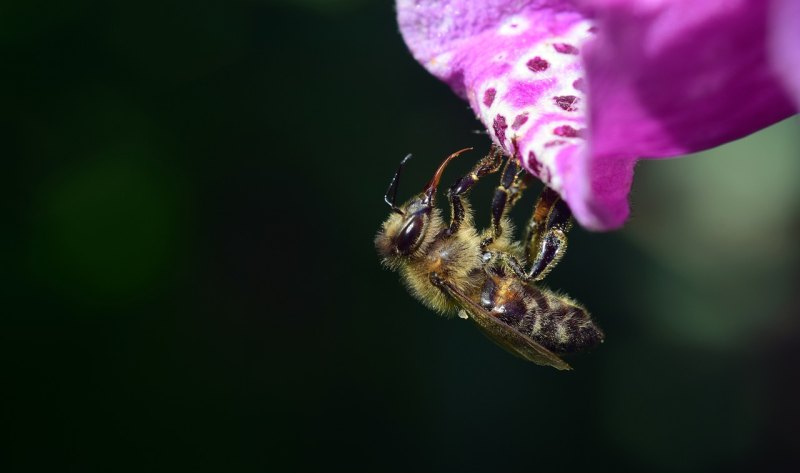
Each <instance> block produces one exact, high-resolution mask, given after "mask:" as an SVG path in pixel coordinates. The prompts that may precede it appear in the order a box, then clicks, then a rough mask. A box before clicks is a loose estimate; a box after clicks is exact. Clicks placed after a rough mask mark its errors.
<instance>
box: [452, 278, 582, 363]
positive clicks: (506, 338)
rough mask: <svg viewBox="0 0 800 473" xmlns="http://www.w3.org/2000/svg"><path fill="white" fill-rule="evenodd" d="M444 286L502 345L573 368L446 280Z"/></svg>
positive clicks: (540, 360)
mask: <svg viewBox="0 0 800 473" xmlns="http://www.w3.org/2000/svg"><path fill="white" fill-rule="evenodd" d="M443 286H444V289H445V290H446V291H447V293H448V294H449V295H450V296H451V297H453V298H454V299H455V300H457V301H458V302H459V303H460V304H461V306H462V307H463V308H464V310H465V311H466V312H467V313H468V314H469V316H470V318H471V319H472V320H473V321H474V322H475V323H476V324H477V325H478V327H479V328H480V329H481V330H482V331H483V333H485V334H486V335H487V336H488V337H489V338H491V339H492V340H493V341H494V342H495V343H497V344H498V345H500V346H501V347H503V348H505V349H506V350H508V351H509V352H511V353H512V354H514V355H517V356H519V357H520V358H522V359H524V360H527V361H531V362H533V363H536V364H537V365H544V366H552V367H553V368H556V369H558V370H571V369H572V368H571V367H570V366H569V364H567V362H565V361H564V360H562V359H561V358H560V357H559V356H558V355H556V354H555V353H553V352H551V351H550V350H548V349H547V348H545V347H543V346H541V345H540V344H538V343H536V342H535V341H533V340H532V339H531V338H530V337H528V336H527V335H524V334H522V333H520V332H518V331H516V330H515V329H514V328H512V327H510V326H508V325H506V324H505V323H504V322H503V321H501V320H498V319H497V318H496V317H494V316H493V315H492V314H491V313H489V312H488V311H487V310H486V309H484V308H483V307H481V306H480V305H478V304H477V303H475V302H474V301H473V300H472V299H470V298H469V297H467V296H466V295H465V294H464V293H462V292H461V291H459V290H458V289H456V288H455V287H453V286H452V285H450V284H448V283H446V282H444V283H443Z"/></svg>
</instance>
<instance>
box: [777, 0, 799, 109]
mask: <svg viewBox="0 0 800 473" xmlns="http://www.w3.org/2000/svg"><path fill="white" fill-rule="evenodd" d="M773 3H774V5H773V9H772V31H771V34H772V35H771V43H770V53H771V56H770V57H771V59H772V63H773V67H774V68H775V71H776V72H777V73H778V75H779V76H780V77H781V78H782V79H783V83H784V85H785V86H786V90H787V91H788V92H789V93H790V94H791V95H792V97H793V98H794V103H795V104H796V105H797V107H798V109H800V0H775V1H774V2H773Z"/></svg>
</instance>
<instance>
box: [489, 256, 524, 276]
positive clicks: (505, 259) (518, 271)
mask: <svg viewBox="0 0 800 473" xmlns="http://www.w3.org/2000/svg"><path fill="white" fill-rule="evenodd" d="M494 257H495V260H496V261H497V263H498V264H500V266H502V267H504V268H506V269H508V270H510V271H511V272H512V273H514V275H515V276H517V277H518V278H520V279H522V280H523V281H527V280H528V279H529V278H530V276H529V275H528V272H527V271H526V270H525V266H523V265H522V263H520V262H519V260H518V259H517V258H515V257H514V256H513V255H510V254H508V253H503V252H498V253H495V255H494Z"/></svg>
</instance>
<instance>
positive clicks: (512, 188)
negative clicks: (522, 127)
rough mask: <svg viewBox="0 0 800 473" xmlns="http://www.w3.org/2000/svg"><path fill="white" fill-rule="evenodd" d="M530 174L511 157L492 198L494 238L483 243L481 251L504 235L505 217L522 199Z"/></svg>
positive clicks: (491, 237)
mask: <svg viewBox="0 0 800 473" xmlns="http://www.w3.org/2000/svg"><path fill="white" fill-rule="evenodd" d="M527 178H528V174H527V173H526V172H525V170H524V169H522V167H521V166H520V165H519V163H518V162H517V160H516V159H515V158H514V157H513V156H509V158H508V161H507V162H506V166H505V168H504V169H503V174H502V175H501V177H500V185H499V186H497V188H496V189H495V191H494V197H493V198H492V236H490V237H488V238H486V239H484V240H483V241H482V242H481V249H483V250H485V249H486V248H487V247H488V246H489V245H490V244H491V243H492V242H493V241H494V240H495V239H497V238H500V236H501V235H502V234H503V225H502V222H503V217H505V216H506V215H507V214H508V212H509V211H511V208H512V207H514V204H516V203H517V201H518V200H519V198H520V197H522V191H523V190H524V189H525V186H526V179H527Z"/></svg>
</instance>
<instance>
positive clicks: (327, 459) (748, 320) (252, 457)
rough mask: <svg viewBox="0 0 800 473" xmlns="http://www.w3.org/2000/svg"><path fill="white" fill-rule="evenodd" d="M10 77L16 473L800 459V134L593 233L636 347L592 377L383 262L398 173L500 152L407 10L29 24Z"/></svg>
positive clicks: (734, 149)
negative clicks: (431, 65)
mask: <svg viewBox="0 0 800 473" xmlns="http://www.w3.org/2000/svg"><path fill="white" fill-rule="evenodd" d="M0 58H2V61H3V63H4V64H3V71H4V73H3V78H2V80H1V81H0V84H2V89H1V90H0V97H2V105H3V107H2V108H3V112H4V113H2V114H0V117H2V118H0V120H2V122H1V123H0V129H2V131H0V136H3V145H2V150H3V151H2V153H3V154H4V155H5V156H8V157H9V158H11V159H6V160H3V161H4V164H5V166H7V168H6V171H5V172H3V173H2V174H1V175H2V176H3V177H5V179H3V181H4V182H3V186H2V197H3V198H2V210H3V215H4V218H3V219H2V221H3V223H4V225H3V229H2V232H0V242H2V244H3V247H4V251H3V252H2V255H3V257H2V261H0V264H1V265H2V268H3V270H2V273H1V274H2V280H0V288H1V289H0V291H2V292H1V293H0V294H1V295H2V299H3V301H4V303H3V306H4V307H5V309H4V310H2V315H0V346H1V347H2V348H0V355H1V356H2V362H3V363H2V372H3V379H2V388H1V389H2V396H1V397H0V400H1V401H2V422H1V423H0V426H1V428H2V432H3V434H4V436H5V437H6V438H5V439H4V440H3V442H2V444H0V445H1V446H0V462H2V463H6V464H7V467H6V468H5V471H35V470H40V469H47V470H55V471H162V470H163V471H184V470H187V471H188V470H195V471H197V470H200V471H270V470H274V469H275V468H277V467H280V468H281V469H286V470H290V471H297V470H301V469H315V470H322V469H331V468H335V467H346V468H350V469H368V470H371V471H418V470H421V471H425V470H438V471H441V470H466V471H472V470H506V471H509V470H511V471H522V470H527V471H533V470H552V471H565V470H582V471H587V470H605V469H608V468H612V467H613V468H614V469H616V470H620V471H626V470H631V471H642V470H647V471H722V470H726V471H734V470H742V471H745V470H752V469H761V468H764V467H765V466H769V467H773V468H774V467H782V468H784V469H788V468H790V467H792V466H795V467H796V466H797V463H796V460H797V458H798V455H797V449H798V448H800V427H798V422H800V407H798V406H800V404H798V402H797V399H798V398H799V397H800V380H798V375H797V373H798V368H797V366H798V363H800V344H799V342H800V329H799V328H798V315H799V314H798V312H800V295H798V291H797V290H798V289H799V288H800V284H798V281H800V278H798V275H799V274H800V273H799V269H800V254H799V252H798V245H797V235H798V234H800V218H798V217H799V216H800V194H799V193H798V191H800V186H798V185H797V176H800V167H799V166H800V160H798V159H797V156H798V154H800V142H799V141H798V138H797V129H798V122H797V120H796V119H794V120H790V121H787V122H786V123H783V124H781V125H779V126H776V127H773V128H772V129H769V130H766V131H765V132H762V133H761V134H759V135H756V136H754V137H751V138H748V139H746V140H744V141H742V142H740V143H736V144H733V145H729V146H726V147H723V148H720V149H718V150H715V151H712V152H710V153H705V154H703V155H701V156H695V157H691V158H689V159H686V160H676V161H669V162H659V163H655V162H653V163H643V164H642V165H640V167H639V168H638V170H637V180H636V183H635V186H634V192H633V217H632V219H631V221H630V223H629V224H628V225H627V226H626V228H625V229H624V230H621V231H618V232H614V233H610V234H594V233H588V232H586V231H584V230H582V229H579V228H576V229H575V230H573V232H572V235H571V243H570V253H569V254H568V256H567V258H566V259H565V260H564V261H563V262H562V264H561V265H560V266H559V268H558V269H557V270H556V271H555V272H554V273H553V274H552V275H551V276H550V277H549V278H548V285H549V286H550V287H553V288H557V289H561V290H564V291H567V292H569V294H570V295H572V296H574V297H575V298H577V299H578V300H580V301H581V302H582V303H583V304H585V305H586V306H587V307H588V308H589V309H590V310H591V311H592V313H593V314H594V316H595V318H596V320H597V321H598V322H599V323H600V324H601V325H602V326H603V328H604V329H605V331H606V334H607V340H606V343H605V345H603V346H602V347H601V348H599V349H598V350H596V352H594V353H591V354H588V355H584V356H581V357H578V358H575V359H573V360H572V363H573V365H574V367H575V368H576V369H575V371H573V372H569V373H562V372H557V371H555V370H552V369H546V368H542V367H537V366H534V365H531V364H526V363H524V362H522V361H520V360H518V359H516V358H513V357H511V356H510V355H508V354H506V353H505V352H503V351H502V350H500V349H498V348H496V347H495V346H494V345H493V344H492V343H490V342H489V341H488V340H486V339H485V338H484V337H483V336H482V335H481V334H480V333H479V332H478V331H477V330H476V329H475V328H474V327H472V326H470V324H469V323H467V322H464V321H462V320H460V319H454V320H447V319H444V318H441V317H437V316H436V315H434V314H433V313H431V312H429V311H428V310H426V309H424V308H423V307H422V306H421V305H420V304H418V303H417V302H416V301H414V300H413V299H412V298H411V297H410V296H409V295H408V294H407V293H406V292H405V290H404V289H403V287H402V286H401V284H400V283H399V281H398V278H397V276H396V275H395V274H393V273H390V272H388V271H386V270H384V269H382V268H381V267H380V265H379V261H378V258H377V256H376V254H375V251H374V249H373V245H372V239H373V237H374V234H375V232H376V231H377V229H378V227H379V225H380V223H381V221H382V220H383V218H385V216H386V215H387V210H388V209H387V207H386V206H385V204H384V203H383V201H382V198H383V192H384V190H385V188H386V185H387V184H388V181H389V178H390V177H391V174H392V173H393V172H394V170H395V168H396V165H397V163H398V161H399V160H400V158H402V156H404V155H405V154H406V153H407V152H413V153H415V156H416V157H415V159H414V160H412V161H411V162H410V164H409V167H408V169H407V173H406V174H405V175H404V179H403V185H402V186H401V189H400V194H401V196H402V197H403V198H406V197H409V196H410V195H412V194H413V193H415V192H417V191H418V190H419V189H421V187H422V185H423V184H424V183H425V182H426V181H427V179H428V178H429V176H430V174H431V172H432V171H433V169H434V168H435V167H436V165H437V164H438V162H439V160H440V159H442V158H443V157H444V156H445V155H447V154H449V153H450V152H452V151H454V150H456V149H460V148H462V147H466V146H475V147H476V151H475V152H473V153H472V154H469V155H467V156H466V157H464V158H462V159H460V160H459V161H458V162H455V163H454V165H453V166H452V169H450V170H448V172H447V174H446V176H445V179H444V180H445V182H450V181H451V180H452V179H455V178H456V177H457V176H458V175H459V173H463V172H464V171H465V170H466V169H468V167H469V165H470V164H471V160H474V159H476V157H477V156H479V155H480V153H483V152H484V151H485V150H486V149H487V148H488V144H489V140H488V137H487V136H485V135H484V134H481V133H476V131H479V130H480V129H481V125H480V124H479V123H478V122H477V121H475V120H474V118H473V115H472V113H471V112H470V111H469V110H468V108H467V106H466V103H464V102H462V101H461V100H459V99H458V98H456V97H455V96H454V95H453V94H452V93H451V92H450V90H449V89H448V88H447V87H445V86H444V85H443V84H440V83H439V82H437V81H436V80H435V79H433V78H432V77H431V76H429V75H428V74H427V73H426V72H425V71H424V70H423V69H422V67H421V66H419V65H418V64H417V63H416V62H414V61H413V59H412V58H411V57H410V55H409V53H408V52H407V50H406V49H405V46H404V44H403V42H402V39H401V37H400V36H399V33H398V32H397V29H396V25H395V20H394V10H393V6H392V4H391V3H388V2H370V1H366V0H362V1H359V0H350V1H339V2H335V1H331V2H324V1H322V0H317V1H312V0H305V1H301V2H289V1H285V2H279V3H275V2H261V1H256V0H250V1H236V2H234V1H230V2H219V3H217V4H207V3H198V2H167V3H158V4H151V5H148V4H146V3H143V2H131V3H128V2H92V1H85V0H84V1H80V0H78V1H73V2H54V3H47V2H39V1H28V2H10V3H5V4H4V5H3V6H2V7H0ZM491 186H492V185H491V184H485V185H483V186H480V188H478V189H477V190H476V191H475V193H474V200H475V202H476V205H477V208H478V211H479V214H478V215H479V222H480V223H484V224H485V223H486V220H487V219H483V220H482V219H481V216H482V215H485V209H486V205H484V204H485V202H486V201H487V200H488V199H489V196H490V192H491ZM530 194H535V192H531V193H530ZM533 198H534V196H533V195H529V196H527V198H526V199H525V200H523V202H522V203H521V204H520V205H519V206H518V207H517V209H515V213H514V218H515V220H516V221H517V222H518V223H519V224H522V223H523V222H524V219H525V217H526V213H527V211H528V210H529V209H530V206H531V205H532V203H533ZM482 211H483V213H481V212H482Z"/></svg>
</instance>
